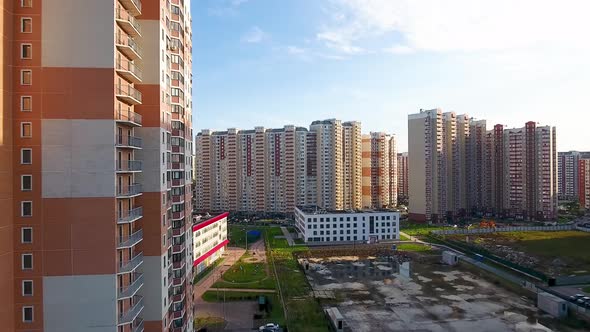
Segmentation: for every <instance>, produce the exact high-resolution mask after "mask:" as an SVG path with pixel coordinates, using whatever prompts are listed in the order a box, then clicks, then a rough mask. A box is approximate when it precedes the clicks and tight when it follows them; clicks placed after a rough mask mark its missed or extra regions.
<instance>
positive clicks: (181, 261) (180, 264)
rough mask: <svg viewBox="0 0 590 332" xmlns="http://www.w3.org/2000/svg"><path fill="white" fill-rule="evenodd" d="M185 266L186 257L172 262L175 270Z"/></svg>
mask: <svg viewBox="0 0 590 332" xmlns="http://www.w3.org/2000/svg"><path fill="white" fill-rule="evenodd" d="M185 266H186V258H183V259H181V260H180V262H172V269H174V270H178V269H182V268H183V267H185Z"/></svg>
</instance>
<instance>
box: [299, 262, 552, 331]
mask: <svg viewBox="0 0 590 332" xmlns="http://www.w3.org/2000/svg"><path fill="white" fill-rule="evenodd" d="M309 261H310V267H309V270H308V271H307V277H308V279H309V280H310V283H311V285H312V287H313V289H314V293H315V294H316V296H317V297H323V298H324V299H323V300H322V301H326V302H331V303H333V305H335V306H336V307H338V309H339V310H340V312H341V313H342V315H343V316H344V319H345V322H346V325H347V327H348V331H355V332H364V331H367V332H368V331H478V332H481V331H550V330H551V329H549V328H547V327H545V326H543V325H541V324H539V323H537V318H538V314H537V310H536V308H535V306H534V304H533V303H532V301H530V300H527V299H523V298H521V297H519V296H518V295H515V294H512V293H510V292H509V291H507V290H505V289H503V288H500V287H499V286H496V285H494V284H492V283H490V282H488V281H485V280H483V279H481V278H479V277H477V276H475V275H474V274H471V273H470V272H466V271H462V270H460V269H459V268H458V267H457V266H455V267H450V266H446V265H442V264H438V263H416V262H412V263H410V264H411V265H410V272H409V274H408V273H407V272H406V271H404V272H401V273H400V268H399V266H398V264H397V263H396V262H385V261H383V262H379V261H376V260H371V259H364V260H358V258H356V257H333V258H311V259H310V260H309ZM402 270H404V269H402ZM330 298H331V299H330ZM552 328H553V327H552Z"/></svg>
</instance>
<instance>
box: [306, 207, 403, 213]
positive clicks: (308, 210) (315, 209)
mask: <svg viewBox="0 0 590 332" xmlns="http://www.w3.org/2000/svg"><path fill="white" fill-rule="evenodd" d="M297 209H299V211H301V212H303V213H305V214H351V213H383V212H390V213H395V212H398V211H397V210H390V209H362V210H332V209H324V208H321V207H319V206H317V205H298V206H297Z"/></svg>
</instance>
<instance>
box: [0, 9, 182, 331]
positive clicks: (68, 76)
mask: <svg viewBox="0 0 590 332" xmlns="http://www.w3.org/2000/svg"><path fill="white" fill-rule="evenodd" d="M0 13H1V14H0V15H1V16H0V17H1V18H2V19H1V23H2V24H0V29H1V32H0V33H1V35H2V37H3V39H2V40H3V45H2V48H1V50H2V51H1V52H2V56H1V57H0V59H2V60H0V61H1V63H2V76H3V79H2V80H1V82H2V83H0V84H1V87H0V89H1V90H2V93H1V94H0V96H1V97H0V98H2V106H1V109H0V120H1V123H2V124H1V126H2V127H0V187H1V189H0V211H1V212H2V217H1V218H0V220H1V221H0V235H1V240H0V243H2V245H0V293H1V294H2V295H1V296H0V327H1V328H0V329H2V330H3V331H82V332H83V331H98V330H100V331H124V332H131V331H144V330H145V331H189V330H190V331H192V329H193V326H192V325H193V323H192V322H193V310H192V298H193V296H192V287H190V281H191V280H192V277H193V276H192V269H191V267H192V263H193V257H192V236H190V234H191V232H190V226H191V220H190V213H191V211H192V208H191V199H190V195H191V190H190V188H191V183H190V177H191V173H192V169H191V163H192V162H191V159H192V153H191V151H192V121H191V118H192V110H191V107H192V106H191V105H192V102H191V90H192V88H191V84H192V74H191V66H192V58H191V51H192V41H191V36H192V32H191V17H190V0H184V1H183V0H171V1H147V0H146V1H143V2H142V1H140V0H22V1H20V0H19V1H2V2H0ZM186 218H189V219H188V221H187V219H186Z"/></svg>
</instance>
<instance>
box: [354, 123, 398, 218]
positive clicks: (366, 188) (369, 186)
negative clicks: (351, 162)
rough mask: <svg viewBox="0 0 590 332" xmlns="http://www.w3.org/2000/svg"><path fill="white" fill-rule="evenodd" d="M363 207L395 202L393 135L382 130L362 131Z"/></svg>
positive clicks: (395, 181)
mask: <svg viewBox="0 0 590 332" xmlns="http://www.w3.org/2000/svg"><path fill="white" fill-rule="evenodd" d="M362 147H363V154H362V156H363V158H362V164H363V177H362V180H363V181H362V183H363V188H362V193H363V196H362V197H363V204H362V205H363V208H388V207H394V206H396V205H397V153H396V145H395V137H394V136H390V135H388V134H386V133H382V132H374V133H370V134H369V135H363V138H362Z"/></svg>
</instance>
